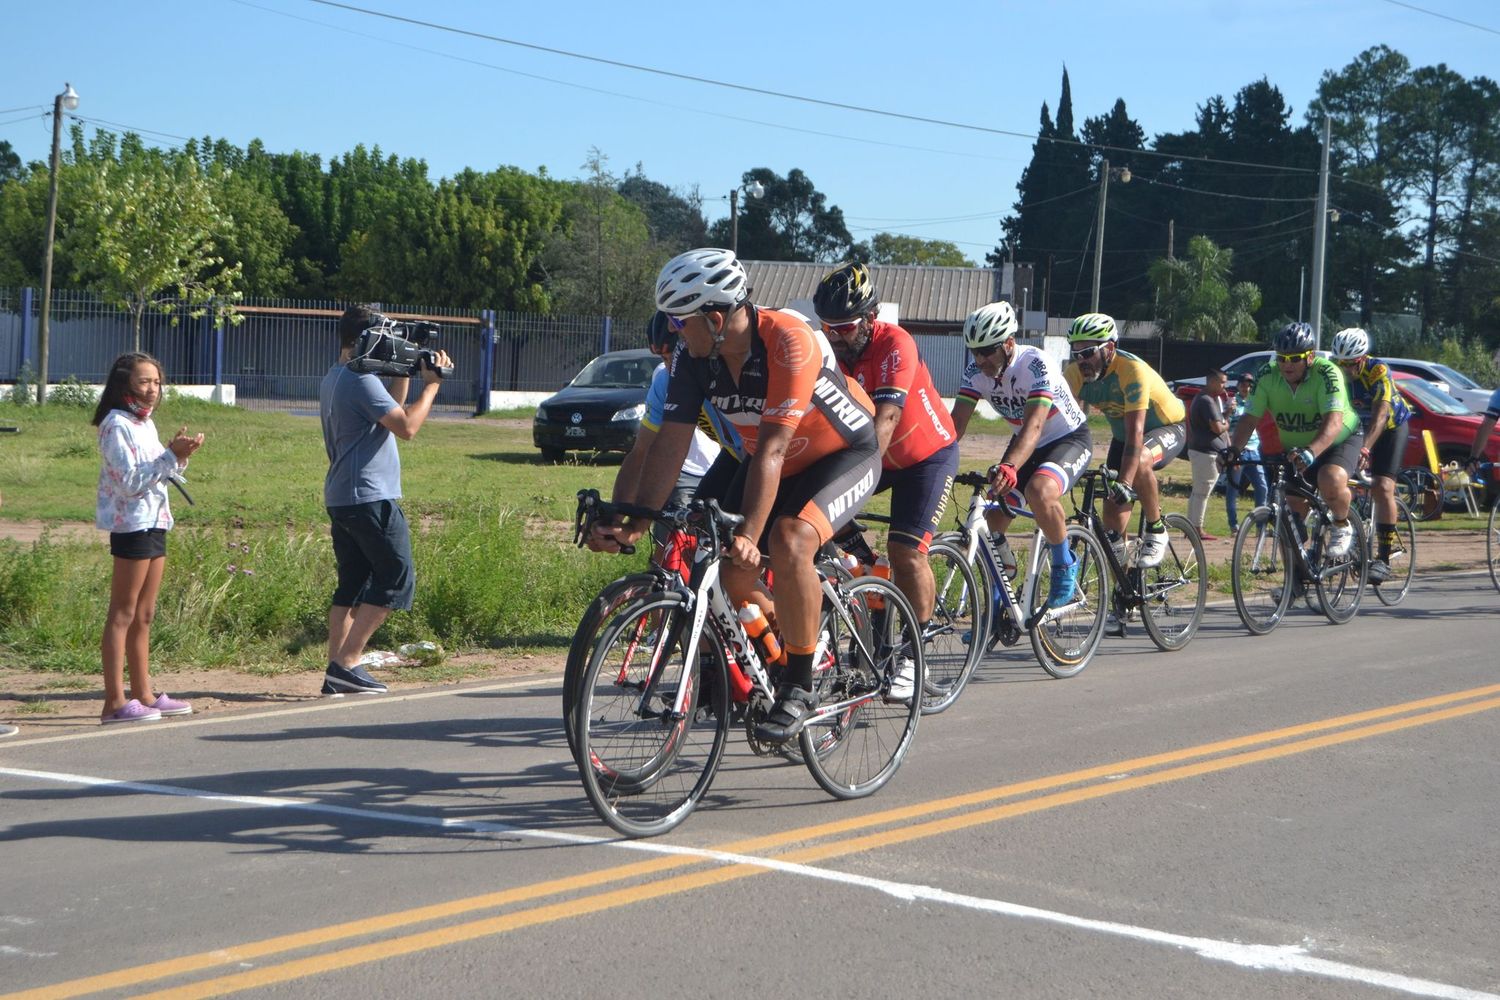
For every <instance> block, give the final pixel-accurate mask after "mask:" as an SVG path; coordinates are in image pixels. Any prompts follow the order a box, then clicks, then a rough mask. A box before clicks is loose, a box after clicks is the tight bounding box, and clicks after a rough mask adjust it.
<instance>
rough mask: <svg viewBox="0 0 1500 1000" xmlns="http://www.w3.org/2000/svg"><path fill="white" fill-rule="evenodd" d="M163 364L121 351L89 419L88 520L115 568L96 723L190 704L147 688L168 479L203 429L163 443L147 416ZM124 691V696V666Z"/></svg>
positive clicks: (144, 717) (184, 711) (179, 710)
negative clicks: (94, 489)
mask: <svg viewBox="0 0 1500 1000" xmlns="http://www.w3.org/2000/svg"><path fill="white" fill-rule="evenodd" d="M161 383H162V373H161V365H160V364H159V363H158V362H157V360H156V359H155V358H153V357H152V356H151V355H149V354H139V353H132V354H122V355H120V356H119V357H118V358H116V359H115V361H114V364H112V365H111V366H110V371H109V377H108V378H107V379H106V380H105V384H104V391H103V392H102V393H101V394H100V396H99V405H98V407H97V408H95V410H94V419H93V421H92V422H93V424H94V426H96V427H98V428H99V451H100V453H101V455H102V456H103V464H102V465H101V466H100V469H99V498H98V505H97V507H96V508H95V516H94V523H95V525H96V526H97V527H99V528H101V529H103V530H105V531H108V532H109V551H110V554H111V555H113V556H114V574H113V577H112V578H111V580H110V587H109V615H108V617H107V618H106V619H105V622H104V636H103V639H102V640H101V642H100V650H99V655H100V658H101V659H102V660H103V664H104V712H103V714H102V715H101V716H100V717H99V721H100V723H101V724H106V725H107V724H109V723H113V722H150V721H154V720H158V719H160V718H161V717H162V716H164V715H189V714H191V713H192V711H193V707H192V706H191V705H189V704H188V703H187V702H185V701H178V700H177V699H175V698H169V697H168V696H167V695H165V694H163V693H159V692H153V691H152V689H151V671H150V665H149V660H150V652H151V621H152V619H153V618H155V617H156V594H157V591H158V590H159V589H160V588H161V576H162V570H163V569H164V568H165V567H166V562H167V531H168V529H170V528H171V527H172V511H171V508H170V506H169V505H168V503H167V480H168V479H169V478H171V477H172V476H175V475H176V474H177V473H179V472H180V471H181V470H183V469H185V468H187V461H188V457H189V456H190V455H192V454H193V452H195V451H197V450H198V449H199V448H200V447H201V446H202V445H203V435H202V434H198V435H196V436H194V437H188V436H187V428H186V427H183V428H182V429H181V430H179V431H178V432H177V434H176V435H175V436H174V437H173V438H172V440H171V441H170V442H169V443H168V444H167V446H166V447H165V448H163V447H162V444H161V440H160V438H159V437H158V436H157V433H156V425H155V424H153V423H152V422H151V412H152V411H153V410H155V409H156V406H157V404H158V403H159V402H160V401H161V392H162V385H161ZM127 665H128V666H129V668H130V697H129V698H126V697H125V667H126V666H127Z"/></svg>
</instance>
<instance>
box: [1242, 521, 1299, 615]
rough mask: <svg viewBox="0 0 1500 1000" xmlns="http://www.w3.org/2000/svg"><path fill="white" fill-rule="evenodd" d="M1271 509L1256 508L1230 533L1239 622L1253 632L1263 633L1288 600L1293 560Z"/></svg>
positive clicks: (1289, 598)
mask: <svg viewBox="0 0 1500 1000" xmlns="http://www.w3.org/2000/svg"><path fill="white" fill-rule="evenodd" d="M1288 551H1289V550H1288V548H1287V542H1286V539H1285V538H1284V537H1283V534H1282V530H1281V525H1280V524H1279V523H1278V522H1277V520H1276V518H1275V517H1274V516H1273V514H1272V511H1271V508H1269V507H1257V508H1255V510H1253V511H1251V512H1250V514H1249V516H1247V517H1246V518H1245V519H1244V520H1243V521H1241V522H1240V530H1239V531H1238V532H1236V533H1235V536H1234V556H1233V558H1234V562H1233V564H1232V565H1231V566H1230V584H1231V585H1232V586H1233V588H1234V608H1235V610H1236V611H1238V612H1239V615H1240V621H1242V622H1244V623H1245V628H1247V629H1249V630H1250V632H1251V633H1252V634H1254V635H1267V634H1268V633H1270V632H1271V631H1272V630H1273V629H1274V628H1276V626H1277V625H1279V624H1280V623H1281V619H1282V618H1283V617H1284V616H1285V615H1286V609H1287V608H1288V607H1290V606H1291V603H1292V570H1293V563H1292V560H1291V559H1290V558H1289V556H1288Z"/></svg>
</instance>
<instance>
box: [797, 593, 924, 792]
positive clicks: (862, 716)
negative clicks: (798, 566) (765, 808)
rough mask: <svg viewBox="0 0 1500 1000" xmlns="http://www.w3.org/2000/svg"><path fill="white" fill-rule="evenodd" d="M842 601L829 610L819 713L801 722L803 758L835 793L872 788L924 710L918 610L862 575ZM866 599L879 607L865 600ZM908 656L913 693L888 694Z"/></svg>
mask: <svg viewBox="0 0 1500 1000" xmlns="http://www.w3.org/2000/svg"><path fill="white" fill-rule="evenodd" d="M842 593H843V595H844V598H845V600H844V608H843V609H842V611H841V612H840V613H835V614H831V615H829V616H828V619H827V620H828V623H829V629H830V632H831V633H832V635H831V639H832V644H831V647H830V648H831V649H832V650H833V651H834V653H835V656H834V660H833V662H832V664H831V666H830V668H829V672H828V675H827V676H826V677H824V678H820V684H819V692H820V697H819V709H818V713H817V714H815V715H814V716H813V718H812V719H811V720H810V721H809V722H808V723H807V724H806V725H805V726H803V728H802V732H801V734H800V735H799V737H798V738H799V740H800V741H801V746H802V757H803V761H804V762H805V763H806V764H807V769H808V770H809V771H811V772H812V776H813V779H814V780H815V781H817V783H818V784H819V785H820V786H822V788H823V790H824V791H826V792H827V793H828V794H829V795H832V796H833V797H834V798H839V799H858V798H863V797H865V796H866V795H872V794H874V793H875V792H876V791H878V790H879V789H880V788H881V786H883V785H884V784H885V783H886V782H887V781H889V780H890V779H891V776H892V775H894V774H895V773H896V771H897V769H899V768H900V767H901V761H902V760H903V759H904V758H905V757H906V752H907V750H909V749H910V748H911V741H912V738H913V737H914V736H915V735H916V732H917V720H918V719H920V718H921V717H922V697H921V692H922V690H923V682H924V680H925V677H924V674H925V670H924V666H925V664H924V657H923V655H922V639H921V628H920V627H919V626H918V624H917V615H916V612H915V611H913V610H912V607H911V603H910V602H908V601H907V599H906V596H905V595H904V594H902V593H901V591H900V589H899V588H897V587H896V586H895V585H894V584H892V583H891V582H890V581H889V580H882V579H880V578H878V577H861V578H859V579H857V580H854V581H853V582H851V583H848V584H845V585H844V587H843V588H842ZM872 598H873V599H874V600H875V602H876V604H877V605H878V604H879V603H880V602H881V601H883V602H884V608H883V609H878V608H877V609H872V608H871V607H870V604H871V600H872ZM908 659H909V660H911V666H912V670H913V675H914V676H913V683H914V685H915V687H914V696H913V697H912V698H910V699H908V700H907V701H904V702H902V701H895V700H892V699H891V698H889V697H887V695H888V694H889V692H890V687H891V682H892V680H894V679H895V677H896V674H897V673H899V672H900V670H901V669H902V665H903V661H904V660H908Z"/></svg>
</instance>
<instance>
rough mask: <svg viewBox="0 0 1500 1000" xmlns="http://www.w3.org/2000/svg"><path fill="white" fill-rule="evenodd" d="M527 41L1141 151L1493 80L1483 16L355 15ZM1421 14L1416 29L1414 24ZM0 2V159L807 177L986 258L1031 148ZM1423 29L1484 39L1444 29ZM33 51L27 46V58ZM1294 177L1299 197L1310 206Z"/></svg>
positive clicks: (845, 117)
mask: <svg viewBox="0 0 1500 1000" xmlns="http://www.w3.org/2000/svg"><path fill="white" fill-rule="evenodd" d="M356 2H357V3H358V5H359V6H363V7H366V8H369V9H375V10H380V11H384V12H387V13H391V14H398V15H402V16H405V17H410V18H414V19H419V20H424V21H430V22H436V23H440V24H443V25H447V26H451V27H456V28H461V29H465V30H467V31H471V32H477V33H482V34H488V35H496V36H501V37H504V38H508V39H514V40H517V41H522V42H526V43H530V44H533V45H538V46H545V47H550V48H556V49H565V50H568V51H571V52H577V53H584V54H588V55H593V56H598V57H603V58H607V59H614V60H619V61H624V62H629V63H635V64H638V65H644V66H650V67H655V68H660V69H666V70H671V71H674V72H677V73H682V74H687V75H691V76H696V77H704V78H709V79H713V80H719V81H725V82H731V83H737V84H743V85H748V86H752V87H758V88H763V89H767V90H775V91H781V92H786V93H791V94H797V95H802V96H807V97H815V98H820V99H824V100H829V101H836V102H841V103H846V104H852V105H858V106H861V107H869V108H878V109H882V110H886V111H893V112H899V113H903V114H910V115H916V116H921V117H928V118H937V119H944V120H947V121H951V122H961V123H968V124H973V125H979V126H984V127H987V128H997V129H1005V130H1010V131H1014V132H1021V133H1027V134H1031V133H1034V132H1035V130H1036V127H1037V121H1038V113H1039V110H1040V107H1041V104H1042V102H1043V101H1046V102H1047V103H1048V105H1049V107H1051V108H1052V109H1053V111H1054V112H1055V111H1056V105H1057V95H1058V90H1059V84H1060V80H1061V74H1062V70H1063V67H1064V65H1066V67H1067V69H1068V73H1069V76H1070V78H1071V82H1072V90H1073V107H1074V114H1075V117H1076V121H1077V123H1078V124H1080V125H1081V124H1082V121H1083V119H1084V118H1085V117H1088V116H1092V115H1097V114H1102V113H1104V112H1106V111H1107V110H1108V109H1109V107H1110V106H1111V105H1112V104H1113V103H1114V101H1115V99H1116V98H1117V97H1123V98H1124V99H1125V102H1126V106H1127V108H1128V109H1129V111H1130V113H1131V114H1132V116H1133V117H1134V118H1135V119H1136V120H1137V121H1138V122H1140V123H1141V125H1142V127H1143V128H1144V129H1145V130H1146V132H1147V134H1148V135H1155V134H1157V133H1160V132H1170V131H1179V130H1182V129H1185V128H1188V127H1191V125H1192V123H1193V116H1194V112H1195V109H1196V107H1197V106H1198V105H1199V104H1200V103H1201V102H1203V101H1204V100H1206V99H1207V98H1208V97H1210V96H1212V95H1215V94H1221V95H1223V96H1224V97H1225V98H1226V99H1228V98H1231V97H1232V96H1233V94H1234V92H1235V91H1237V90H1238V89H1239V88H1241V87H1243V86H1244V85H1245V84H1247V83H1250V82H1252V81H1254V80H1257V79H1259V78H1260V77H1262V76H1265V77H1267V78H1269V79H1270V81H1271V82H1272V83H1273V84H1275V85H1276V86H1277V87H1279V88H1280V89H1281V91H1282V93H1283V94H1284V95H1285V96H1286V98H1287V100H1288V102H1289V103H1290V104H1291V105H1292V107H1293V111H1294V114H1295V116H1296V117H1297V119H1298V120H1300V119H1301V116H1302V114H1303V112H1304V111H1305V109H1306V106H1307V103H1308V101H1309V99H1310V98H1311V97H1312V95H1313V93H1314V92H1315V89H1316V86H1317V82H1318V78H1319V77H1320V75H1321V74H1322V73H1323V71H1324V70H1327V69H1337V68H1341V67H1342V66H1344V65H1346V64H1347V63H1348V62H1349V61H1350V60H1351V59H1352V58H1353V57H1354V56H1355V55H1357V54H1358V53H1359V52H1360V51H1362V50H1363V49H1365V48H1367V47H1369V46H1371V45H1375V44H1380V43H1385V44H1388V45H1391V46H1392V47H1394V48H1396V49H1397V50H1399V51H1401V52H1402V53H1404V54H1405V55H1406V56H1407V57H1408V58H1409V59H1410V60H1411V61H1412V63H1413V64H1414V65H1424V64H1431V63H1437V62H1446V63H1447V64H1448V65H1449V66H1450V67H1451V68H1452V69H1454V70H1456V71H1457V72H1459V73H1462V74H1463V75H1465V76H1474V75H1478V74H1486V75H1490V76H1500V8H1497V7H1496V6H1495V4H1494V3H1493V2H1492V0H1413V3H1412V4H1411V5H1410V6H1408V5H1404V4H1401V3H1393V2H1391V0H1258V2H1238V0H1201V2H1200V0H1156V2H1153V3H1151V4H1140V3H1132V2H1124V0H1119V2H1113V3H1110V2H1095V0H1055V2H1047V0H1033V2H1030V3H1024V4H1022V3H1012V2H1009V0H1006V2H990V3H972V4H966V3H946V4H944V3H927V4H920V3H901V4H897V3H890V2H885V0H878V2H871V3H865V4H857V3H856V4H849V3H840V4H832V3H828V4H822V3H807V2H802V3H791V2H783V0H766V2H761V3H728V4H695V3H691V2H688V3H682V2H678V3H666V4H649V5H648V4H640V3H623V4H622V3H596V2H592V0H578V2H574V3H569V4H560V3H536V2H526V3H512V2H488V3H487V2H479V0H422V2H416V0H356ZM1412 6H1416V7H1421V8H1423V9H1425V10H1426V11H1429V12H1432V13H1423V12H1420V11H1418V10H1414V9H1411V7H1412ZM60 8H61V5H58V4H42V3H27V4H14V5H11V6H10V9H9V10H7V16H6V27H7V36H8V39H9V44H7V46H6V50H7V51H6V55H5V58H4V59H3V60H0V110H6V109H18V110H14V111H9V113H0V139H5V140H7V141H9V142H10V143H11V144H12V145H13V146H14V147H15V148H16V150H17V151H18V152H19V153H20V154H21V156H22V157H23V158H24V159H27V160H33V159H43V158H45V156H46V154H47V148H48V144H49V142H50V138H51V133H50V126H49V124H48V122H47V120H46V119H45V118H43V117H41V112H42V110H43V108H42V106H43V105H47V106H50V103H51V99H52V96H53V95H55V94H56V93H58V92H59V91H60V90H61V89H62V84H63V82H64V81H68V82H71V83H72V84H73V86H74V88H75V89H76V90H77V91H78V92H79V94H80V95H81V97H82V104H81V106H80V107H79V109H78V112H77V114H79V115H81V116H84V117H86V118H88V119H91V120H102V121H107V122H114V123H119V124H123V125H129V126H134V127H136V128H138V129H140V130H147V129H149V130H153V132H154V133H159V134H150V135H147V138H148V139H154V140H155V141H157V142H160V143H162V144H165V145H179V144H180V140H179V139H174V138H172V137H174V136H177V137H180V136H201V135H204V134H212V135H215V136H222V137H225V138H228V139H230V140H231V141H233V142H235V143H238V144H241V145H243V144H245V143H247V142H249V141H250V140H251V139H253V138H256V137H259V138H260V139H262V140H263V141H264V142H265V143H266V145H267V147H268V148H270V149H272V150H277V151H289V150H292V149H302V150H306V151H309V152H316V153H320V154H322V155H323V156H324V157H325V159H326V158H327V157H329V156H332V155H336V154H338V153H340V152H342V151H344V150H347V149H350V148H352V147H353V146H354V145H355V144H356V143H361V142H363V143H365V144H366V145H370V146H373V145H377V144H378V145H379V146H380V147H381V148H382V149H383V150H386V151H388V152H395V153H398V154H400V155H402V156H413V157H419V158H421V159H425V160H426V161H427V163H428V165H429V168H430V171H431V173H432V175H433V176H435V177H437V176H445V175H448V174H451V173H453V172H455V171H457V170H459V169H461V168H463V167H465V166H471V167H475V168H480V169H489V168H492V167H495V166H497V165H500V164H514V165H517V166H520V167H523V168H525V169H528V170H535V169H537V168H538V167H543V166H545V167H546V168H547V170H548V172H549V173H551V174H552V175H554V176H558V177H576V176H579V175H580V174H581V173H582V170H581V166H582V164H583V162H584V160H585V159H586V157H587V156H588V154H589V149H590V147H598V148H599V149H600V150H602V151H603V152H604V153H605V154H607V155H608V156H609V158H610V160H609V164H610V167H611V169H613V170H614V171H615V172H617V173H623V172H625V171H626V170H627V169H629V168H631V167H633V166H634V165H635V164H637V163H640V164H641V165H642V167H643V168H644V171H645V173H646V175H647V176H648V177H651V178H652V179H654V180H658V181H661V182H663V183H666V184H668V185H671V186H680V187H690V186H692V185H697V186H698V187H699V188H700V190H701V192H702V194H703V197H704V199H705V209H706V211H707V212H708V214H709V216H710V217H711V218H712V217H718V216H722V215H724V214H726V213H727V210H728V200H727V195H728V192H729V190H730V188H732V187H733V186H734V184H735V182H736V181H737V179H738V178H739V176H740V174H741V173H742V172H743V171H745V170H747V169H750V168H752V167H758V166H766V167H770V168H771V169H773V170H775V171H776V172H777V173H779V174H783V175H784V174H785V173H786V172H787V171H789V170H790V169H792V168H793V167H800V168H802V170H803V171H805V172H806V173H807V174H808V175H809V176H810V177H811V178H812V180H813V182H814V183H815V184H816V185H817V187H818V189H819V190H821V191H823V192H824V193H825V194H826V195H827V196H828V198H829V201H830V202H831V203H833V204H836V205H838V206H840V207H841V208H842V209H843V210H844V214H845V217H846V220H847V221H848V223H849V226H850V229H851V231H852V232H853V233H854V235H855V236H856V237H857V238H863V237H866V236H868V235H870V234H871V233H873V232H876V231H880V230H888V231H896V232H905V233H911V234H914V235H918V236H924V237H929V238H936V239H948V240H953V241H955V242H957V243H958V244H959V245H960V247H961V249H962V250H963V251H964V252H965V253H967V254H968V255H969V256H970V257H971V259H975V260H979V259H981V258H982V256H983V254H984V252H985V250H986V249H987V248H988V247H990V246H992V245H993V244H994V242H995V240H996V238H997V237H998V234H999V227H998V222H997V220H998V219H999V217H1000V216H1002V215H1004V214H1006V213H1007V212H1008V211H1009V207H1010V205H1011V203H1012V202H1013V201H1014V199H1015V184H1016V181H1017V179H1018V178H1019V176H1020V173H1021V170H1022V169H1023V168H1024V167H1025V165H1026V163H1027V161H1028V160H1029V158H1030V155H1031V144H1030V142H1029V141H1028V140H1025V139H1019V138H1013V137H1008V136H1000V135H991V134H985V133H982V132H978V131H973V130H965V129H959V128H952V127H944V126H939V125H932V124H923V123H918V122H906V121H899V120H896V119H892V118H885V117H879V116H876V115H871V114H865V113H861V112H858V111H848V110H839V109H832V108H827V107H819V106H814V105H810V104H806V103H799V102H794V101H789V100H785V99H780V98H775V97H769V96H764V95H760V94H749V93H744V92H739V91H734V90H728V89H724V88H721V87H716V86H710V85H707V84H700V83H694V82H688V81H683V80H677V79H669V78H666V77H662V76H655V75H651V74H647V73H642V72H638V71H633V70H628V69H623V68H619V67H613V66H606V65H601V64H598V63H592V62H586V61H582V60H578V59H571V58H566V57H563V56H559V55H553V54H548V53H545V52H539V51H534V50H528V49H524V48H519V47H515V46H511V45H503V44H497V43H495V42H491V41H484V40H480V39H476V38H470V37H463V36H460V35H456V34H451V33H445V32H441V31H435V30H432V29H430V28H424V27H418V26H413V25H408V24H398V23H393V22H391V21H388V20H382V19H378V18H372V17H369V16H367V15H362V14H358V13H354V12H351V11H347V10H340V9H334V8H330V7H327V6H322V5H319V4H317V3H313V2H310V0H74V2H73V3H71V4H70V5H69V6H68V7H67V8H66V9H67V10H68V11H69V13H67V14H60V13H58V11H59V9H60ZM1434 14H1440V15H1446V16H1447V17H1448V18H1456V19H1458V20H1460V21H1468V22H1472V23H1474V24H1477V25H1480V26H1482V28H1488V29H1493V30H1489V31H1486V30H1482V28H1475V27H1469V26H1465V25H1463V24H1458V23H1455V22H1454V21H1452V20H1446V19H1444V18H1443V17H1438V16H1434ZM49 40H50V41H49ZM1311 183H1312V181H1311V178H1310V179H1309V184H1310V186H1309V194H1311V193H1312V190H1311Z"/></svg>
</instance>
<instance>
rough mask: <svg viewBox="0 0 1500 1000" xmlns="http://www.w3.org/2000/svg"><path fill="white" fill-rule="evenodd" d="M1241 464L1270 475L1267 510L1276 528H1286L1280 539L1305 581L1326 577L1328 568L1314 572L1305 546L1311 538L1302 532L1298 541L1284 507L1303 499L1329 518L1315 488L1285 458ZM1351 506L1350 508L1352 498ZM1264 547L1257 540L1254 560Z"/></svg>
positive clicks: (1259, 539)
mask: <svg viewBox="0 0 1500 1000" xmlns="http://www.w3.org/2000/svg"><path fill="white" fill-rule="evenodd" d="M1242 464H1244V465H1259V466H1261V467H1262V468H1264V469H1266V470H1267V471H1268V472H1269V473H1270V474H1271V478H1272V481H1271V482H1270V483H1269V484H1267V485H1268V493H1267V496H1266V508H1267V509H1268V510H1270V511H1271V516H1272V517H1273V518H1275V523H1276V525H1277V526H1278V527H1279V528H1283V529H1285V531H1284V532H1283V533H1281V537H1283V538H1285V539H1287V548H1288V549H1289V550H1290V551H1289V552H1288V553H1287V554H1288V555H1290V556H1291V557H1292V560H1293V561H1294V563H1295V565H1296V567H1297V569H1299V570H1300V571H1301V572H1302V573H1303V574H1304V575H1305V576H1306V578H1307V579H1308V580H1312V579H1313V578H1315V577H1320V576H1324V575H1326V573H1325V570H1326V569H1327V567H1320V568H1319V569H1318V571H1317V572H1314V569H1313V564H1312V560H1311V559H1309V558H1308V554H1307V545H1306V543H1307V539H1308V538H1309V537H1310V536H1309V535H1308V533H1307V532H1306V531H1305V530H1304V532H1303V534H1302V537H1301V539H1300V540H1298V535H1297V533H1296V532H1295V531H1294V530H1293V529H1292V519H1291V515H1290V514H1289V513H1288V511H1289V509H1290V508H1289V506H1288V504H1287V501H1288V500H1289V499H1292V498H1296V499H1300V500H1305V501H1307V503H1308V504H1309V505H1310V506H1311V507H1312V508H1314V509H1315V510H1317V511H1318V513H1319V516H1331V514H1330V512H1329V510H1328V504H1327V503H1326V502H1325V501H1324V500H1323V497H1322V495H1321V494H1319V493H1318V489H1317V487H1316V486H1314V485H1313V484H1311V483H1309V482H1308V481H1307V480H1306V479H1304V478H1303V477H1302V476H1301V475H1300V474H1298V473H1296V472H1294V471H1292V470H1291V469H1290V466H1288V464H1287V462H1286V460H1285V459H1277V460H1267V459H1259V460H1256V461H1251V462H1244V463H1242ZM1289 471H1292V475H1288V474H1287V473H1288V472H1289ZM1350 506H1351V507H1352V506H1353V498H1352V495H1351V499H1350ZM1293 542H1296V544H1293ZM1264 544H1265V539H1264V538H1258V539H1257V540H1256V543H1255V557H1256V559H1257V560H1258V559H1260V558H1261V557H1262V556H1263V555H1264V554H1265V553H1264V552H1263V551H1262V549H1261V546H1262V545H1264ZM1320 561H1321V560H1320Z"/></svg>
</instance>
